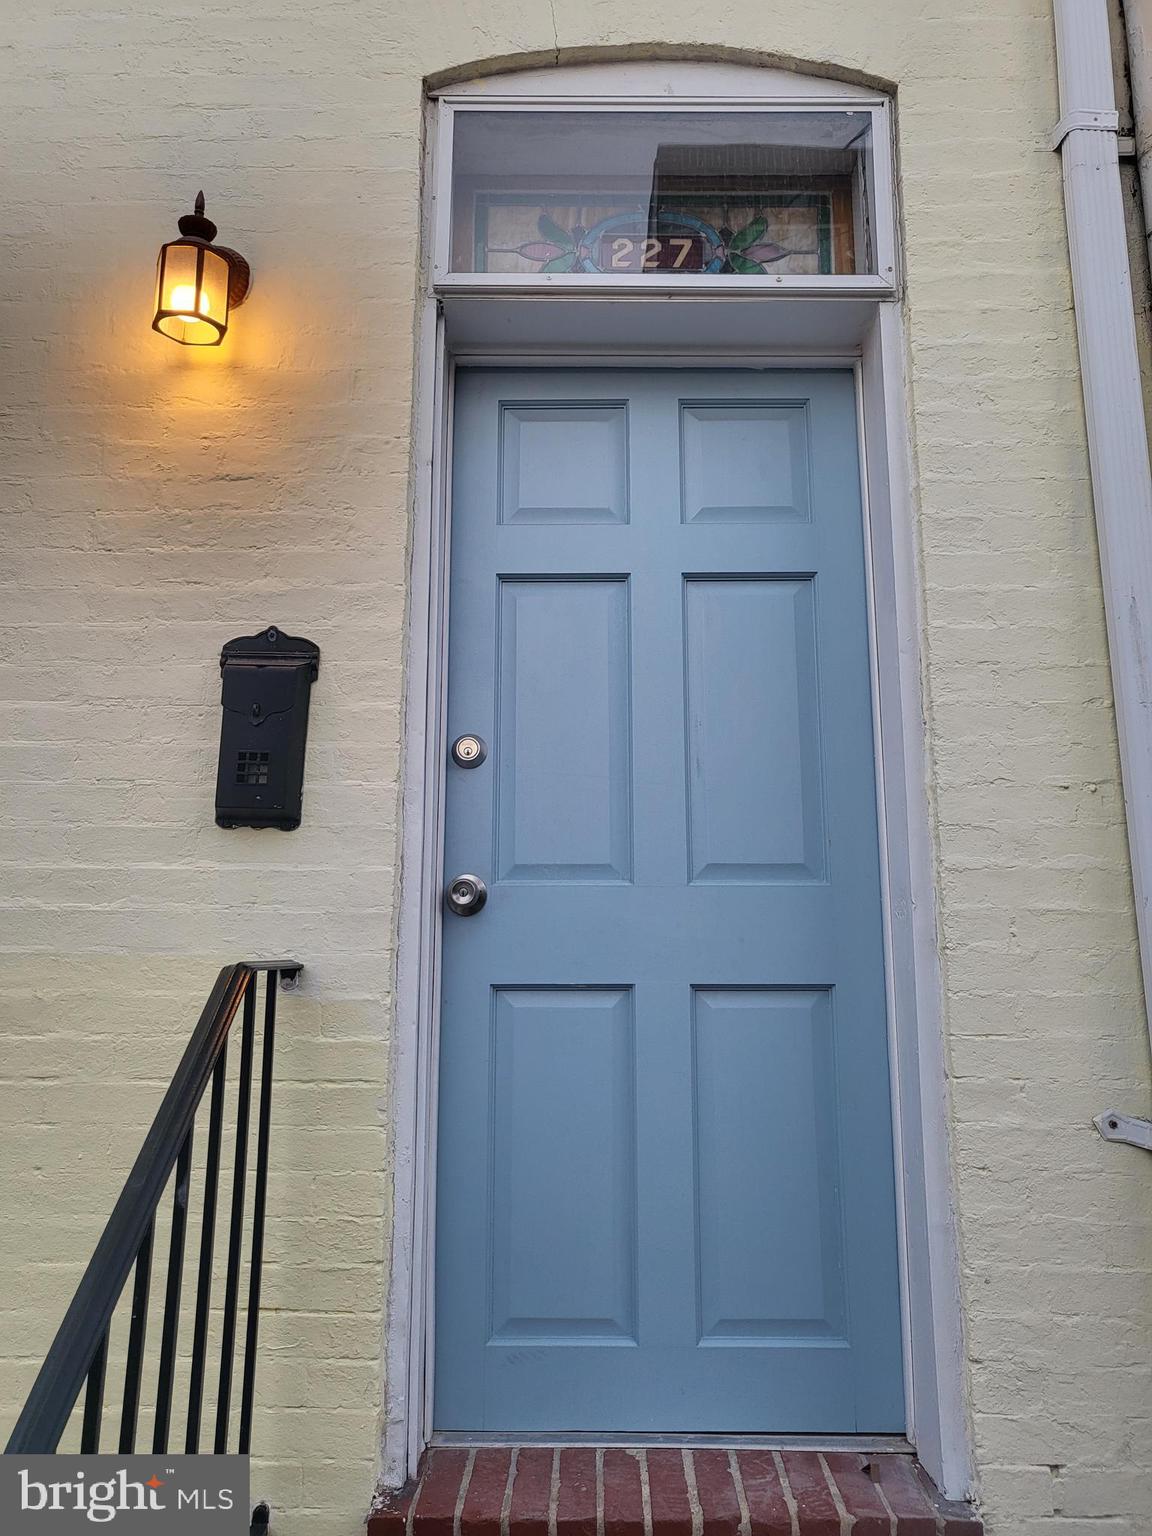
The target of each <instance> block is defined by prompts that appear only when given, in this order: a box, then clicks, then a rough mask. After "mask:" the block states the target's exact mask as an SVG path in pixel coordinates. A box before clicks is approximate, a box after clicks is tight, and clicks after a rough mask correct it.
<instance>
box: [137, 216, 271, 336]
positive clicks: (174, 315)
mask: <svg viewBox="0 0 1152 1536" xmlns="http://www.w3.org/2000/svg"><path fill="white" fill-rule="evenodd" d="M179 228H180V239H179V240H170V241H169V242H168V244H167V245H162V246H161V247H160V260H159V262H158V263H157V267H156V318H155V319H154V320H153V321H152V329H153V330H154V331H159V332H160V334H161V336H170V337H171V338H172V340H173V341H179V342H181V343H182V344H183V345H184V346H186V347H218V346H219V345H220V343H221V342H222V341H223V340H224V336H225V333H226V332H227V330H228V313H229V311H230V310H232V309H234V308H235V307H236V306H237V305H238V304H243V302H244V300H245V299H246V298H247V296H248V288H249V285H250V283H251V281H252V274H251V271H250V269H249V266H248V263H247V262H246V261H245V260H244V258H243V256H241V255H239V253H238V252H236V251H230V250H228V249H227V247H225V246H222V245H218V246H217V245H213V244H212V241H213V240H215V238H216V226H215V224H213V222H212V220H211V219H206V218H205V217H204V194H203V192H198V193H197V194H196V209H195V212H194V213H186V214H185V215H184V217H183V218H182V219H181V220H180V221H179Z"/></svg>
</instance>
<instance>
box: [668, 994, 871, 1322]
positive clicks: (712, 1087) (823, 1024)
mask: <svg viewBox="0 0 1152 1536" xmlns="http://www.w3.org/2000/svg"><path fill="white" fill-rule="evenodd" d="M695 1004H696V1006H695V1015H694V1019H693V1024H694V1041H693V1043H694V1046H695V1095H694V1097H695V1116H696V1190H697V1197H696V1204H697V1210H698V1212H699V1217H698V1224H697V1229H696V1241H697V1245H698V1260H697V1264H698V1273H699V1284H700V1292H699V1295H700V1336H701V1339H702V1341H703V1342H705V1343H714V1344H729V1343H732V1342H735V1341H739V1342H741V1343H745V1344H750V1343H763V1344H772V1343H776V1342H779V1341H781V1340H787V1339H800V1338H808V1339H812V1340H819V1341H820V1342H821V1343H823V1344H826V1345H828V1346H830V1347H835V1346H839V1347H847V1342H848V1341H847V1339H846V1338H845V1337H844V1321H845V1318H844V1274H843V1255H842V1251H841V1230H840V1187H839V1185H840V1179H839V1168H838V1156H837V1148H836V1136H837V1125H836V1120H835V1117H834V1116H830V1115H828V1114H827V1113H826V1112H825V1109H826V1106H827V1105H829V1104H833V1103H835V1101H836V1082H835V1070H836V1068H835V1058H834V1051H833V1033H832V1006H831V993H830V992H828V991H824V990H819V991H814V990H811V989H805V990H793V989H790V988H784V987H779V988H774V987H759V988H744V987H730V988H729V987H719V988H716V987H702V988H700V989H698V990H697V992H696V996H695ZM734 1168H739V1170H740V1177H739V1178H733V1177H732V1170H733V1169H734Z"/></svg>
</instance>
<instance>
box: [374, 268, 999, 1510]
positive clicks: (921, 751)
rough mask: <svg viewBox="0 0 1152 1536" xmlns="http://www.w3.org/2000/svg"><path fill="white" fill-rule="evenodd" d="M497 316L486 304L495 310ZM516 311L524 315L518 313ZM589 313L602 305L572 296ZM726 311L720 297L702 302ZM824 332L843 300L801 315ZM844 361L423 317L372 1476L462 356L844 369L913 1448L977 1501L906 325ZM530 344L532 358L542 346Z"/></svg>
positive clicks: (405, 1175)
mask: <svg viewBox="0 0 1152 1536" xmlns="http://www.w3.org/2000/svg"><path fill="white" fill-rule="evenodd" d="M485 302H491V303H493V305H495V304H496V303H498V302H499V301H485ZM521 302H523V301H521ZM580 302H581V304H582V305H583V304H588V305H590V306H593V307H595V306H596V305H597V304H598V303H599V302H611V301H597V300H595V299H587V300H581V301H580ZM714 302H718V303H723V301H722V300H719V301H714ZM805 304H806V305H807V306H809V307H810V308H811V309H812V311H813V318H814V320H815V319H816V318H817V316H816V314H815V312H816V311H817V310H820V311H824V313H823V314H821V315H820V316H819V319H820V321H821V326H820V331H821V334H822V335H826V334H827V332H828V329H829V328H830V327H831V328H833V329H834V328H835V325H836V305H837V301H836V300H826V301H822V300H806V301H805ZM872 310H873V313H872V317H871V323H870V325H869V326H868V327H867V329H866V331H865V333H864V335H863V338H862V340H861V339H860V338H859V333H858V330H857V332H856V334H853V335H852V336H851V337H850V338H847V344H846V347H845V350H844V352H843V353H841V354H839V355H837V354H835V353H832V352H831V351H830V349H829V347H828V346H827V345H826V344H823V345H822V346H821V347H820V349H819V354H818V355H817V354H816V353H815V350H814V352H813V353H812V354H806V353H805V351H804V350H803V349H802V348H800V349H798V348H796V347H794V346H789V347H788V348H787V351H786V352H780V353H774V352H772V351H765V352H764V353H763V354H750V353H748V352H745V351H743V350H741V351H738V352H737V351H729V352H726V353H724V352H722V353H716V352H708V353H705V352H703V351H695V350H689V351H685V352H681V353H675V352H672V351H670V350H663V349H662V350H652V349H645V348H643V347H639V348H638V347H635V346H633V347H631V348H627V349H626V348H624V347H623V346H622V347H621V348H620V349H619V351H618V352H612V351H609V350H607V349H605V350H599V351H597V352H596V353H595V354H591V353H584V354H581V355H579V356H572V355H569V356H558V355H556V354H553V355H552V356H551V357H548V358H544V357H543V356H541V353H540V352H537V351H536V348H535V347H534V348H533V349H532V352H531V353H529V354H528V355H525V354H524V352H523V351H522V350H521V351H519V352H516V353H507V354H505V353H503V352H502V351H501V350H500V348H499V346H498V345H491V346H486V347H481V346H477V345H476V344H475V343H473V344H472V345H471V346H470V348H469V351H468V352H467V353H465V352H459V353H457V352H456V351H454V350H453V347H452V345H451V340H450V337H449V335H448V334H447V327H446V324H445V319H444V315H443V312H442V310H441V307H440V306H439V304H438V303H437V301H436V300H435V299H434V298H429V299H428V300H427V302H426V304H425V308H424V313H423V318H422V325H421V331H420V338H419V347H418V354H417V368H416V388H415V421H414V433H413V458H412V481H413V508H412V533H411V550H412V563H411V575H410V598H409V624H408V639H407V678H406V696H405V726H404V781H403V783H404V787H403V798H402V824H401V857H402V876H401V887H400V903H399V925H398V949H397V969H396V1011H395V1020H394V1031H395V1033H394V1038H393V1049H392V1067H393V1075H392V1093H391V1101H392V1103H391V1108H392V1120H391V1123H392V1127H393V1148H392V1157H393V1164H392V1166H393V1178H394V1199H393V1220H392V1244H391V1276H390V1284H389V1296H388V1312H387V1320H386V1327H385V1339H384V1359H383V1365H384V1371H385V1404H384V1407H385V1426H384V1432H383V1436H382V1443H381V1466H380V1472H381V1481H382V1483H383V1484H384V1485H385V1486H399V1485H401V1484H402V1483H403V1482H404V1481H405V1480H406V1478H407V1477H409V1476H411V1475H412V1474H413V1473H414V1471H415V1467H416V1463H417V1461H418V1459H419V1457H420V1455H421V1453H422V1452H423V1450H424V1448H425V1446H426V1445H427V1444H428V1442H429V1439H430V1436H431V1431H432V1408H431V1405H432V1360H433V1352H434V1317H433V1305H432V1296H433V1285H434V1274H435V1269H434V1259H435V1231H434V1210H435V1149H436V1091H437V1031H438V1014H439V942H440V922H441V902H440V894H441V892H440V885H441V870H440V865H441V855H442V847H443V794H444V767H443V763H444V748H445V732H444V708H445V695H446V678H447V666H446V660H447V657H446V638H447V586H446V582H447V572H448V561H449V555H450V550H449V532H450V516H449V514H450V508H449V504H448V476H447V473H446V470H447V465H448V463H449V462H450V450H451V430H452V423H451V410H452V391H453V381H454V373H455V368H456V364H457V361H458V360H459V361H460V362H468V363H471V364H477V365H478V364H500V365H502V366H508V367H511V366H536V367H539V366H542V365H547V364H554V365H556V366H563V367H573V366H581V365H583V366H591V367H600V368H603V367H605V366H613V365H617V366H619V365H623V364H632V365H637V364H639V365H642V366H649V367H676V366H677V365H680V366H692V367H695V368H703V367H724V366H730V367H745V368H747V367H757V366H760V367H770V366H773V365H775V366H787V367H791V368H796V367H809V368H814V367H822V366H823V367H828V366H836V367H840V368H843V367H846V366H847V367H852V368H853V369H854V371H855V375H856V381H857V405H858V417H859V425H860V432H859V436H860V460H861V484H862V502H863V507H864V524H865V535H866V537H865V549H866V575H867V582H868V608H869V637H870V652H871V657H870V660H871V670H872V690H873V717H874V727H875V730H874V736H875V750H876V780H877V797H878V817H879V828H880V855H881V878H882V886H883V906H884V927H885V948H886V957H885V958H886V976H887V990H888V1015H889V1037H890V1060H891V1066H892V1098H893V1134H894V1154H895V1164H896V1183H897V1211H898V1229H899V1247H900V1270H901V1291H902V1298H901V1299H902V1316H903V1343H904V1360H905V1382H906V1393H907V1426H908V1427H907V1435H908V1439H909V1440H910V1441H911V1442H912V1444H913V1445H914V1446H915V1447H916V1450H917V1454H918V1456H919V1458H920V1461H921V1463H922V1464H923V1465H924V1466H925V1468H926V1469H927V1470H928V1472H929V1473H930V1474H931V1475H932V1477H933V1478H934V1479H935V1481H936V1482H937V1484H938V1485H939V1486H940V1488H941V1490H942V1492H943V1493H945V1495H946V1496H948V1497H950V1498H957V1499H960V1498H965V1497H967V1496H968V1495H969V1493H970V1490H971V1466H972V1462H971V1451H970V1444H969V1434H968V1424H967V1413H966V1402H965V1394H964V1373H963V1360H964V1351H963V1322H962V1312H961V1303H960V1281H959V1255H958V1250H957V1244H956V1236H955V1220H954V1201H953V1194H952V1180H951V1171H950V1166H949V1150H948V1129H947V1109H946V1105H947V1082H946V1075H945V1070H944V1052H943V1040H942V989H941V972H940V963H939V950H938V940H937V929H936V893H935V860H934V852H933V840H932V830H931V821H930V814H929V804H928V792H927V785H928V768H927V757H926V744H925V737H924V723H923V703H922V686H921V655H920V634H921V599H920V591H919V580H918V559H917V534H916V522H915V510H914V503H913V497H912V491H911V481H910V444H909V417H908V411H907V401H906V396H905V391H904V356H905V344H904V328H903V323H902V315H901V311H900V307H899V305H898V304H897V303H895V302H892V301H877V302H876V303H875V304H874V305H873V306H872ZM547 340H548V338H547V336H541V337H540V338H539V342H540V344H541V350H543V347H544V345H545V344H546V343H547Z"/></svg>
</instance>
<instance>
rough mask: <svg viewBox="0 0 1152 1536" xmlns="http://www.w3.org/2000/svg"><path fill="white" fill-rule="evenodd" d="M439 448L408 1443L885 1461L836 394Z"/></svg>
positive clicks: (849, 515) (634, 416) (512, 431)
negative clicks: (419, 1405) (441, 562)
mask: <svg viewBox="0 0 1152 1536" xmlns="http://www.w3.org/2000/svg"><path fill="white" fill-rule="evenodd" d="M453 420H454V447H453V469H452V530H451V541H450V543H451V578H450V604H449V608H450V612H449V660H448V674H449V679H448V705H447V722H446V727H447V728H446V732H445V737H446V745H445V759H446V761H445V769H444V771H445V786H446V787H445V797H446V799H445V809H446V817H445V848H444V879H445V890H446V892H447V891H448V890H449V889H450V888H451V889H453V890H456V891H459V890H463V889H465V888H466V887H467V888H468V889H475V888H476V887H475V886H474V885H472V884H470V883H469V882H465V881H463V880H462V879H461V878H459V877H462V876H464V875H470V876H473V877H475V878H476V880H478V881H482V882H483V884H484V886H485V888H486V900H485V901H484V902H483V903H482V904H479V905H477V904H476V903H475V902H466V903H464V904H463V905H461V903H460V901H459V900H456V901H455V905H454V907H452V908H450V907H448V906H447V905H446V910H445V914H444V922H443V952H442V956H441V958H440V971H439V987H440V994H441V1000H442V1002H441V1016H440V1039H439V1068H438V1077H439V1105H438V1117H437V1118H438V1151H437V1174H436V1177H437V1214H436V1306H435V1314H436V1315H435V1339H436V1365H435V1425H436V1427H437V1428H438V1429H440V1430H444V1431H454V1432H457V1433H470V1432H489V1433H491V1432H498V1433H501V1434H506V1435H517V1434H567V1433H586V1434H619V1435H627V1434H631V1433H637V1434H638V1433H646V1434H659V1433H667V1434H678V1433H682V1434H693V1435H698V1434H751V1433H762V1434H851V1433H854V1432H857V1431H865V1432H869V1433H886V1432H889V1433H895V1432H899V1431H901V1430H903V1428H904V1427H905V1421H904V1394H903V1384H902V1349H901V1337H900V1300H899V1286H898V1278H897V1263H896V1228H895V1199H894V1181H893V1170H892V1136H891V1109H890V1099H889V1078H888V1060H887V1021H886V1012H885V996H886V993H885V981H884V969H883V953H884V951H883V931H882V924H881V908H880V870H879V850H878V840H877V825H876V783H875V776H874V768H873V762H874V754H873V735H872V694H871V680H870V671H869V660H868V643H869V642H868V615H867V604H866V589H865V565H864V542H863V525H862V517H861V507H860V499H859V484H860V474H859V463H858V458H857V445H856V402H855V393H854V381H853V377H852V375H851V373H849V372H839V371H836V370H821V371H819V372H811V373H805V372H800V371H794V370H793V371H788V370H780V371H772V370H755V369H749V370H725V371H719V370H714V371H693V370H684V369H674V368H670V369H667V370H652V371H637V370H630V369H619V370H610V369H579V370H571V371H568V370H563V369H540V370H538V371H532V370H500V369H491V370H481V369H477V370H467V369H461V370H459V372H458V374H457V389H456V402H455V411H454V416H453ZM459 737H465V738H475V739H476V740H478V741H479V742H481V743H483V744H484V746H485V747H486V749H487V750H486V752H484V753H479V752H478V751H474V752H473V753H472V755H471V756H464V757H463V758H453V757H452V756H451V753H450V750H449V749H450V744H451V743H452V742H453V741H455V740H456V739H457V738H459Z"/></svg>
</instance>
